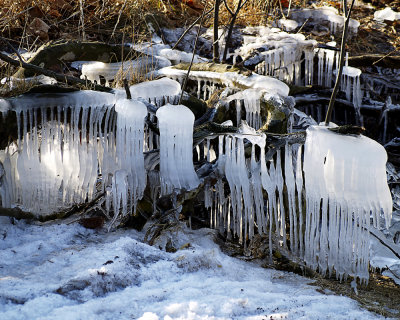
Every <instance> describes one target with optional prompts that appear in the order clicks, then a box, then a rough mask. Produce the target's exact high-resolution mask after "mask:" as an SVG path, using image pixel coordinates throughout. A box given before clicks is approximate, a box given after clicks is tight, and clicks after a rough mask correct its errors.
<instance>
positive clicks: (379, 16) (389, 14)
mask: <svg viewBox="0 0 400 320" xmlns="http://www.w3.org/2000/svg"><path fill="white" fill-rule="evenodd" d="M374 20H376V21H384V20H388V21H394V20H400V13H399V12H396V11H393V10H392V8H390V7H386V8H385V9H382V10H378V11H375V13H374Z"/></svg>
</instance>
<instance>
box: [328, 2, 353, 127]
mask: <svg viewBox="0 0 400 320" xmlns="http://www.w3.org/2000/svg"><path fill="white" fill-rule="evenodd" d="M354 2H355V0H353V2H352V3H351V6H350V9H349V10H347V0H343V9H344V10H343V12H344V15H343V16H344V19H345V22H344V26H343V36H342V45H341V47H340V62H339V70H338V73H337V75H336V82H335V86H334V87H333V91H332V96H331V100H330V101H329V106H328V111H327V112H326V117H325V125H326V126H327V125H329V122H330V121H331V117H332V111H333V107H334V105H335V100H336V96H337V94H338V92H339V85H340V80H341V78H342V73H343V65H344V57H345V49H346V39H347V34H348V30H349V22H350V16H351V11H352V9H353V5H354ZM346 13H347V14H346Z"/></svg>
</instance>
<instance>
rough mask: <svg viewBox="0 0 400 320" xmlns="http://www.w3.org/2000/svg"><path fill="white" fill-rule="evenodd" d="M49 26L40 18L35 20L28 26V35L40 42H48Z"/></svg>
mask: <svg viewBox="0 0 400 320" xmlns="http://www.w3.org/2000/svg"><path fill="white" fill-rule="evenodd" d="M49 29H50V27H49V25H48V24H47V23H45V22H44V21H43V20H42V19H40V18H35V19H33V21H32V22H31V24H30V25H29V28H28V30H29V33H30V34H32V35H34V36H36V37H37V36H38V37H39V39H40V40H42V41H48V40H49V34H48V32H49Z"/></svg>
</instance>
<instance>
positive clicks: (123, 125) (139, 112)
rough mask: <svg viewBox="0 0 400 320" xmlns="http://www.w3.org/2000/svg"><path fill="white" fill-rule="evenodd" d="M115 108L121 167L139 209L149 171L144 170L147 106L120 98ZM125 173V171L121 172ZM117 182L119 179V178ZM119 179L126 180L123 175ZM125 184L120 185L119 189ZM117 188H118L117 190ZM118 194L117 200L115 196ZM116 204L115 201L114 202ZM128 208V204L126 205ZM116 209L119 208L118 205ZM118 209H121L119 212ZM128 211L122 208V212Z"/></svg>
mask: <svg viewBox="0 0 400 320" xmlns="http://www.w3.org/2000/svg"><path fill="white" fill-rule="evenodd" d="M115 110H116V112H117V114H118V118H117V134H116V154H117V161H118V167H119V168H120V169H123V170H124V172H125V173H126V179H127V184H126V186H127V190H126V192H127V193H128V191H129V193H130V196H131V197H130V203H131V205H132V207H133V211H136V203H137V201H138V199H141V198H142V196H143V192H144V189H145V187H146V172H145V169H144V157H143V148H144V146H143V143H144V118H145V117H146V116H147V108H146V106H145V105H144V104H143V103H142V102H139V101H136V100H128V99H124V100H119V101H118V102H117V104H116V107H115ZM120 174H121V175H122V173H120ZM116 181H117V180H116ZM118 181H122V178H119V180H118ZM123 185H124V184H122V183H120V185H119V186H117V188H118V189H117V190H118V192H122V191H119V189H120V188H122V186H123ZM113 190H114V189H113ZM115 197H116V196H115V195H114V199H115ZM114 206H115V204H114ZM122 208H123V210H125V209H127V207H126V206H123V207H122ZM114 209H115V208H114ZM116 212H118V211H116ZM125 214H126V212H125V211H122V215H125Z"/></svg>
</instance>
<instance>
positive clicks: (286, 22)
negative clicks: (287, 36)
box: [278, 19, 299, 31]
mask: <svg viewBox="0 0 400 320" xmlns="http://www.w3.org/2000/svg"><path fill="white" fill-rule="evenodd" d="M298 26H299V23H298V22H297V21H295V20H291V19H279V20H278V27H279V28H281V29H282V30H284V31H293V30H294V29H296V28H297V27H298Z"/></svg>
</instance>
